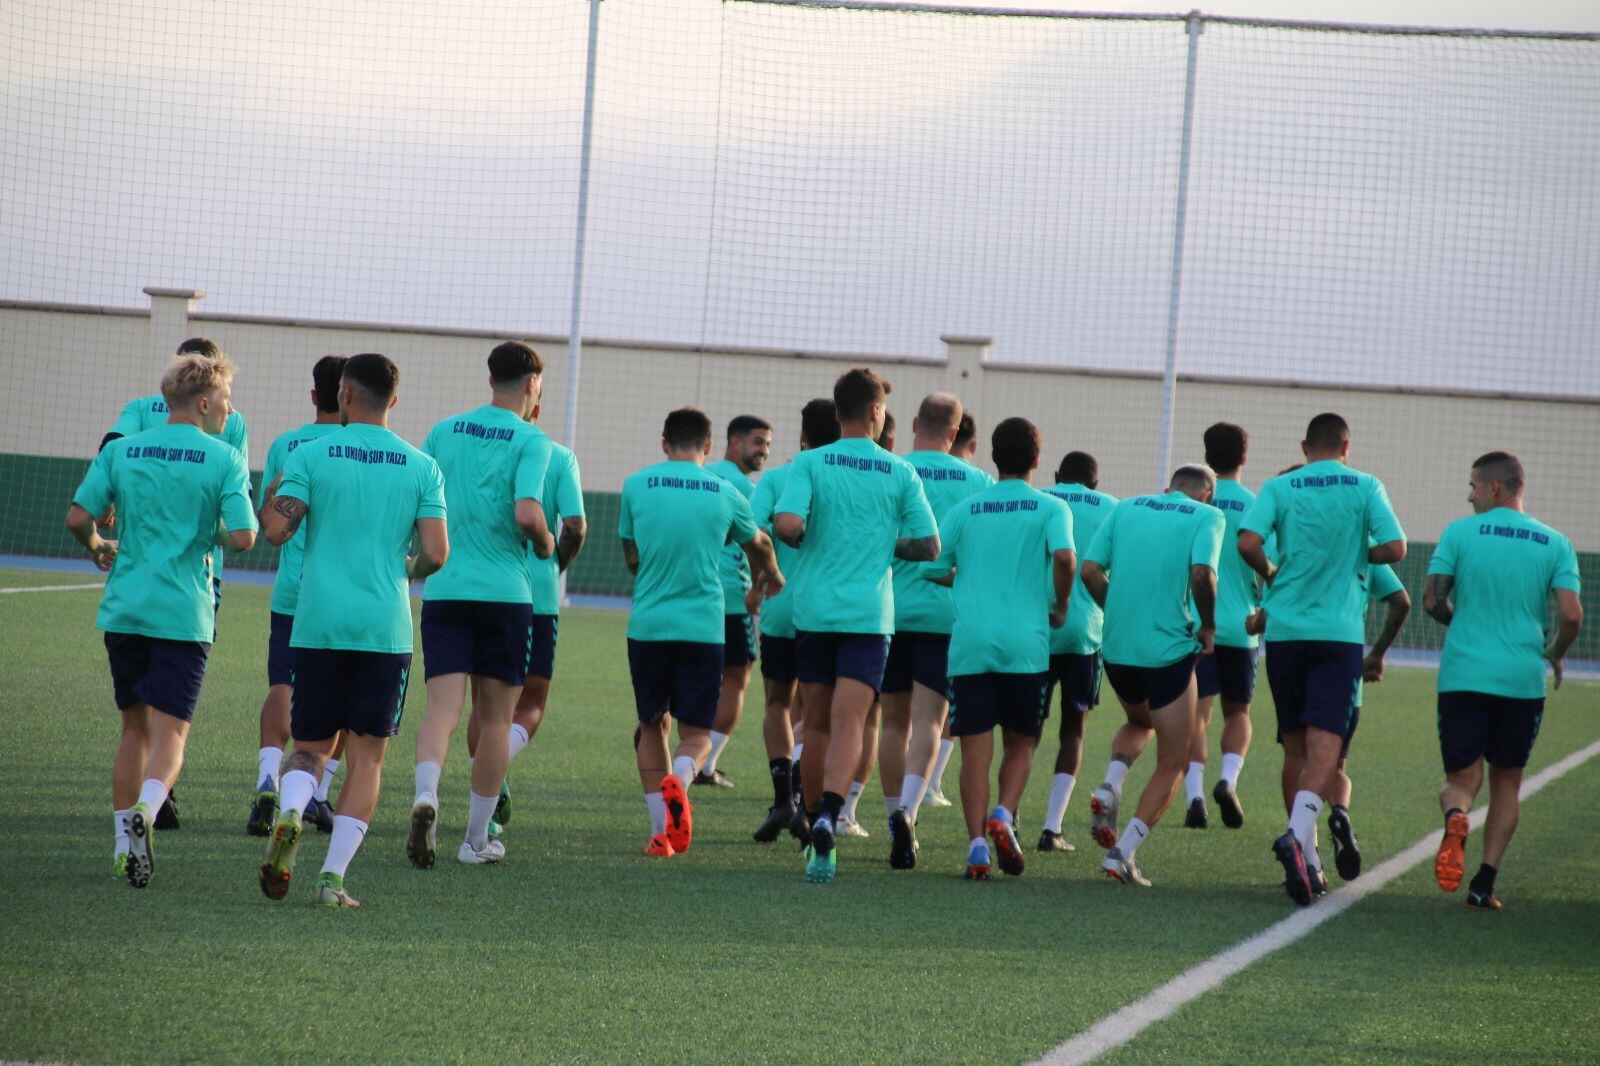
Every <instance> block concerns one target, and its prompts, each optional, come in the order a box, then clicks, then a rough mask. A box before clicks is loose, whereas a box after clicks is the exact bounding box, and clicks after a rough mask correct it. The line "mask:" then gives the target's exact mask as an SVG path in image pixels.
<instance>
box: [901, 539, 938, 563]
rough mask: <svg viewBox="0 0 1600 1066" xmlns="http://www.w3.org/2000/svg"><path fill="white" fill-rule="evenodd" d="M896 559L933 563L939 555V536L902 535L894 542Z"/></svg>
mask: <svg viewBox="0 0 1600 1066" xmlns="http://www.w3.org/2000/svg"><path fill="white" fill-rule="evenodd" d="M894 555H895V558H896V559H904V560H906V561H907V562H912V563H931V562H933V561H934V560H935V559H937V558H938V557H939V536H938V534H934V535H933V536H931V537H901V538H900V539H899V540H897V541H895V542H894Z"/></svg>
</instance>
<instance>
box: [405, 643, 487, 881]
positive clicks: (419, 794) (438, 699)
mask: <svg viewBox="0 0 1600 1066" xmlns="http://www.w3.org/2000/svg"><path fill="white" fill-rule="evenodd" d="M466 700H467V675H466V674H440V675H438V676H436V677H430V678H428V710H427V713H426V714H424V715H423V718H422V724H421V725H420V726H419V727H418V728H417V763H416V793H415V795H414V797H413V798H412V802H411V832H410V834H409V835H408V836H407V839H406V855H407V856H408V857H409V858H410V859H411V864H412V865H413V866H415V867H417V868H418V869H419V870H426V869H428V868H429V867H431V866H432V865H433V860H434V855H435V854H436V852H437V850H438V830H439V826H438V822H439V778H440V775H441V774H442V773H443V770H444V760H445V756H446V755H447V754H448V753H449V750H450V737H451V736H452V735H453V734H454V733H455V731H456V726H458V725H459V724H460V723H461V712H462V710H463V708H464V707H465V705H466ZM479 742H480V743H482V736H481V734H480V737H479Z"/></svg>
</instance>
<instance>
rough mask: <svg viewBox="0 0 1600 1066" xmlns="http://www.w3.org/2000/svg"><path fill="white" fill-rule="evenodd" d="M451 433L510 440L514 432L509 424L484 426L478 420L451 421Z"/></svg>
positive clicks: (486, 438)
mask: <svg viewBox="0 0 1600 1066" xmlns="http://www.w3.org/2000/svg"><path fill="white" fill-rule="evenodd" d="M450 429H451V432H453V433H464V434H466V435H467V436H469V437H477V438H478V439H479V440H491V441H493V440H512V439H514V438H515V437H516V433H515V431H514V430H512V429H511V427H510V426H485V425H482V424H481V423H478V422H467V421H465V420H463V421H460V422H453V423H451V426H450Z"/></svg>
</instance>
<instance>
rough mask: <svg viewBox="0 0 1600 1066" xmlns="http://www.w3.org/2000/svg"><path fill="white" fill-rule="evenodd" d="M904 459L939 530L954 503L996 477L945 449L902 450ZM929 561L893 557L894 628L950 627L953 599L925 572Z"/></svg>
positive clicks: (938, 629)
mask: <svg viewBox="0 0 1600 1066" xmlns="http://www.w3.org/2000/svg"><path fill="white" fill-rule="evenodd" d="M906 462H908V463H910V464H911V468H912V469H913V470H915V471H916V472H917V478H918V480H919V481H921V482H922V492H923V495H924V496H926V497H927V500H928V508H929V509H930V510H931V511H932V512H933V517H934V520H935V521H936V522H937V523H939V532H940V535H941V536H942V535H943V533H944V524H943V523H944V520H945V518H946V517H947V516H948V515H949V514H950V513H951V512H952V510H954V509H955V507H956V505H958V504H960V503H962V502H964V501H965V500H968V499H970V498H971V497H972V496H973V495H975V494H977V493H979V492H982V491H984V490H985V489H987V488H989V487H990V486H991V485H993V484H994V483H995V482H994V478H992V477H990V476H989V475H988V474H986V473H984V472H983V471H982V470H979V469H978V468H977V467H975V466H973V465H972V464H971V463H967V462H963V461H962V460H960V459H957V458H955V457H953V456H951V455H949V454H948V453H946V452H936V451H917V452H912V453H911V454H910V455H907V456H906ZM931 565H933V564H932V563H931V562H910V561H909V560H906V559H894V560H893V561H892V567H893V570H894V627H895V629H896V631H901V632H914V633H948V632H950V627H951V626H952V625H954V623H955V600H954V598H953V596H952V594H951V591H950V590H949V589H947V588H945V587H944V586H943V585H936V584H934V583H933V582H931V581H929V580H928V579H927V578H926V577H925V576H924V575H925V574H926V573H927V572H928V568H929V567H930V566H931Z"/></svg>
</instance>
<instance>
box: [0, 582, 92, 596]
mask: <svg viewBox="0 0 1600 1066" xmlns="http://www.w3.org/2000/svg"><path fill="white" fill-rule="evenodd" d="M105 587H106V583H105V582H104V581H96V582H95V583H94V584H92V585H30V586H27V587H24V588H14V589H0V595H14V594H16V593H18V592H63V591H65V590H67V589H103V588H105Z"/></svg>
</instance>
